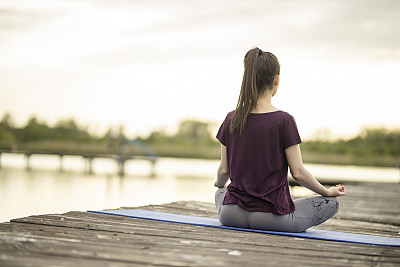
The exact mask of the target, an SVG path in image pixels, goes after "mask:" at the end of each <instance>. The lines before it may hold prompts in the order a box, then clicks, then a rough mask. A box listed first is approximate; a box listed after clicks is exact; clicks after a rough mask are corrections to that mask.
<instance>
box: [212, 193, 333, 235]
mask: <svg viewBox="0 0 400 267" xmlns="http://www.w3.org/2000/svg"><path fill="white" fill-rule="evenodd" d="M225 194H226V188H219V189H218V190H217V192H216V193H215V206H216V207H217V210H218V218H219V221H220V222H221V224H222V225H226V226H231V227H238V228H251V229H260V230H269V231H278V232H304V231H305V230H307V229H308V228H310V227H312V226H315V225H318V224H321V223H323V222H325V221H326V220H328V219H329V218H331V217H332V216H333V215H335V214H336V213H337V212H338V210H339V202H338V201H337V199H336V197H322V196H310V197H305V198H300V199H296V200H294V205H295V210H294V211H293V212H291V213H289V214H285V215H279V214H274V213H269V212H252V211H247V210H245V209H243V208H241V207H239V206H238V205H222V202H223V201H224V197H225Z"/></svg>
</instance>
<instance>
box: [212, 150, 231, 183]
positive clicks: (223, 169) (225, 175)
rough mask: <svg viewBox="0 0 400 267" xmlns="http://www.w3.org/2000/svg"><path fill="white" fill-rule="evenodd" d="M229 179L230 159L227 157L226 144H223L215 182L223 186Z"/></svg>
mask: <svg viewBox="0 0 400 267" xmlns="http://www.w3.org/2000/svg"><path fill="white" fill-rule="evenodd" d="M228 180H229V171H228V160H227V157H226V146H224V145H222V144H221V163H220V164H219V168H218V172H217V180H216V181H215V183H214V186H215V187H218V188H223V187H225V184H226V182H228Z"/></svg>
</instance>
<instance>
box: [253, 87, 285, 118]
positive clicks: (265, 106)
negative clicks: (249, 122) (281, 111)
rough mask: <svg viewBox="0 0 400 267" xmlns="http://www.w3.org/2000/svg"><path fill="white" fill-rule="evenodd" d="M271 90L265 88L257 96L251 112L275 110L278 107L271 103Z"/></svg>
mask: <svg viewBox="0 0 400 267" xmlns="http://www.w3.org/2000/svg"><path fill="white" fill-rule="evenodd" d="M272 92H273V90H268V89H267V90H265V91H264V93H263V94H262V95H260V96H259V97H258V100H257V105H256V107H255V108H254V109H253V110H252V111H251V113H267V112H273V111H277V110H278V109H277V108H276V107H274V106H273V105H272V104H271V98H272Z"/></svg>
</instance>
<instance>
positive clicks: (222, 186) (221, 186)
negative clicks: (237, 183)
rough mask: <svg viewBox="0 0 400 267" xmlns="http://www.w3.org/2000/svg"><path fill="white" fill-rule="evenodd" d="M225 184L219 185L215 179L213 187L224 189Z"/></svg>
mask: <svg viewBox="0 0 400 267" xmlns="http://www.w3.org/2000/svg"><path fill="white" fill-rule="evenodd" d="M225 184H226V183H224V184H222V183H219V182H218V179H217V180H216V181H215V183H214V186H215V187H218V188H224V187H225Z"/></svg>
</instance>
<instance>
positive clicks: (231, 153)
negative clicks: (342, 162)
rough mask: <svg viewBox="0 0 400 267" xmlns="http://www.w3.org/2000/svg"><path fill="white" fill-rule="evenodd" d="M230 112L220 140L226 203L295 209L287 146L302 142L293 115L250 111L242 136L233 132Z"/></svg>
mask: <svg viewBox="0 0 400 267" xmlns="http://www.w3.org/2000/svg"><path fill="white" fill-rule="evenodd" d="M233 113H234V111H232V112H230V113H228V115H227V116H226V118H225V120H224V122H223V123H222V125H221V127H220V129H219V131H218V134H217V139H218V140H219V141H220V142H221V144H223V145H224V146H226V153H227V160H228V170H229V177H230V179H231V183H230V184H229V185H228V188H227V193H226V195H225V199H224V202H223V204H224V205H226V204H235V205H239V206H240V207H242V208H244V209H246V210H248V211H261V212H272V213H276V214H287V213H290V212H292V211H294V209H295V207H294V203H293V200H292V198H291V196H290V191H289V185H288V177H287V174H288V163H287V159H286V155H285V149H286V148H288V147H290V146H292V145H296V144H300V143H301V139H300V136H299V133H298V130H297V126H296V122H295V120H294V118H293V117H292V116H291V115H290V114H289V113H287V112H284V111H280V110H279V111H274V112H270V113H257V114H256V113H250V114H249V116H248V117H247V121H246V126H245V128H244V129H243V132H242V135H240V134H239V130H236V131H234V132H233V133H230V129H229V127H230V122H231V120H230V118H231V117H232V115H233Z"/></svg>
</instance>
